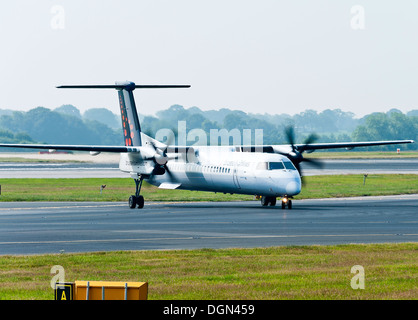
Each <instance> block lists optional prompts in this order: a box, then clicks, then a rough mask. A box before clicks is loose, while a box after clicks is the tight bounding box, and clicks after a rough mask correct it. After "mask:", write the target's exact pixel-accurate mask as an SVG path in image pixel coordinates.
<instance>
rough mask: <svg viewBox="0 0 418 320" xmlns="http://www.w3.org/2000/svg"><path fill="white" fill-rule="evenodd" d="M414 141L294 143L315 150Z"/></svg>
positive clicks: (298, 147) (302, 148) (297, 146)
mask: <svg viewBox="0 0 418 320" xmlns="http://www.w3.org/2000/svg"><path fill="white" fill-rule="evenodd" d="M404 143H414V140H389V141H369V142H335V143H312V144H307V145H306V144H295V147H296V149H298V150H300V151H309V150H311V151H315V150H319V149H337V148H347V149H353V148H355V147H371V146H383V145H388V144H404Z"/></svg>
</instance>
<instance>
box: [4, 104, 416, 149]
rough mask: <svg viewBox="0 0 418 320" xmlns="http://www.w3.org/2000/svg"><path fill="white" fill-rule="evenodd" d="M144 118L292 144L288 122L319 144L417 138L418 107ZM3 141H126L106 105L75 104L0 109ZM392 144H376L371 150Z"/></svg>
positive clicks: (153, 125) (160, 124)
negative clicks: (359, 113)
mask: <svg viewBox="0 0 418 320" xmlns="http://www.w3.org/2000/svg"><path fill="white" fill-rule="evenodd" d="M139 118H140V122H141V127H142V130H143V131H144V132H145V133H146V134H148V135H150V136H152V137H155V135H156V133H157V132H158V130H160V129H162V128H167V129H171V130H173V132H174V133H177V130H178V121H186V125H187V130H188V131H189V130H192V129H202V130H203V131H204V132H206V133H207V136H208V137H209V135H210V130H211V129H218V130H222V129H226V130H228V131H231V130H233V129H238V130H239V131H240V132H243V130H245V129H247V130H248V129H250V130H251V131H252V132H253V137H254V131H255V130H257V129H262V130H263V143H264V144H286V143H288V141H286V137H285V135H284V129H285V127H286V126H289V125H291V126H293V127H294V128H295V132H296V137H297V141H296V143H303V141H304V139H306V138H307V136H308V135H310V134H311V133H316V134H317V136H318V139H317V141H316V142H342V141H370V140H398V139H399V140H400V139H412V140H418V110H413V111H410V112H408V113H406V114H404V113H402V112H401V111H400V110H397V109H392V110H390V111H388V112H386V113H383V112H378V113H372V114H369V115H367V116H365V117H363V118H356V117H355V115H354V114H353V113H351V112H345V111H342V110H340V109H333V110H331V109H327V110H324V111H322V112H317V111H315V110H306V111H304V112H301V113H298V114H295V115H293V116H291V115H288V114H275V115H271V114H252V113H245V112H242V111H239V110H230V109H227V108H222V109H220V110H209V111H203V110H201V109H199V108H198V107H191V108H188V109H186V108H184V107H183V106H181V105H172V106H171V107H170V108H168V109H166V110H162V111H159V112H157V113H156V115H155V116H150V115H142V114H139ZM0 142H1V143H51V144H52V143H53V144H95V145H123V137H122V131H121V120H120V115H116V114H114V113H112V112H111V111H109V110H108V109H105V108H95V109H89V110H87V111H85V112H84V113H83V114H81V112H80V111H79V110H78V109H77V108H76V107H74V106H72V105H63V106H61V107H59V108H56V109H54V110H50V109H47V108H44V107H37V108H34V109H31V110H29V111H27V112H22V111H10V110H1V109H0ZM189 143H190V144H193V141H190V142H189ZM208 143H209V141H208ZM252 143H254V141H252ZM393 148H394V147H393V146H386V147H373V148H372V149H371V150H377V149H380V150H393ZM402 149H404V150H405V149H409V150H417V149H418V144H416V143H415V144H410V145H405V146H402Z"/></svg>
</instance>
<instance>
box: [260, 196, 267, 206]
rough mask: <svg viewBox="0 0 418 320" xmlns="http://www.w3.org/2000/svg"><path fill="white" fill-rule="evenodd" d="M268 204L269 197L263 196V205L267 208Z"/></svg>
mask: <svg viewBox="0 0 418 320" xmlns="http://www.w3.org/2000/svg"><path fill="white" fill-rule="evenodd" d="M268 204H269V197H266V196H262V197H261V205H262V206H263V207H266V206H268Z"/></svg>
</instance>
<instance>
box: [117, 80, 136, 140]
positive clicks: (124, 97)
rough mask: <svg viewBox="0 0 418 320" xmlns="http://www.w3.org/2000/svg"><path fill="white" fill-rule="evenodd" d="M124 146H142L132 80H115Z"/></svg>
mask: <svg viewBox="0 0 418 320" xmlns="http://www.w3.org/2000/svg"><path fill="white" fill-rule="evenodd" d="M115 84H116V86H117V87H118V89H117V90H118V96H119V107H120V116H121V119H122V131H123V141H124V142H125V146H142V141H141V125H140V124H139V119H138V113H137V111H136V106H135V99H134V95H133V90H134V89H135V83H133V82H116V83H115Z"/></svg>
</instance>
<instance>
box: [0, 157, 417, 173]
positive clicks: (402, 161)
mask: <svg viewBox="0 0 418 320" xmlns="http://www.w3.org/2000/svg"><path fill="white" fill-rule="evenodd" d="M6 155H7V154H3V155H1V156H2V157H5V156H6ZM28 156H29V155H27V156H26V157H28ZM36 156H37V157H36ZM66 157H67V158H66ZM32 159H41V160H48V161H51V160H52V159H57V160H59V161H65V160H66V159H67V160H70V161H73V162H58V163H54V162H47V163H37V162H33V163H25V162H13V163H5V162H3V163H0V178H103V177H106V178H123V177H129V174H126V173H123V172H121V171H120V170H119V167H118V159H119V155H117V156H116V155H106V156H101V155H99V156H97V157H92V156H85V155H84V156H83V155H63V154H59V155H55V156H54V157H53V158H48V157H47V155H37V154H34V155H32ZM92 159H93V160H92ZM74 161H94V162H74ZM321 161H322V163H323V168H322V169H318V168H314V167H312V166H310V165H309V163H302V169H303V174H304V175H305V176H310V175H333V174H366V173H367V174H389V173H398V174H418V158H399V159H396V158H395V159H332V160H331V159H324V160H321Z"/></svg>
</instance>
